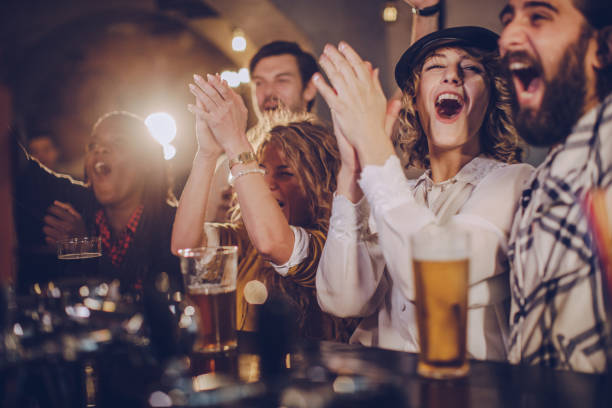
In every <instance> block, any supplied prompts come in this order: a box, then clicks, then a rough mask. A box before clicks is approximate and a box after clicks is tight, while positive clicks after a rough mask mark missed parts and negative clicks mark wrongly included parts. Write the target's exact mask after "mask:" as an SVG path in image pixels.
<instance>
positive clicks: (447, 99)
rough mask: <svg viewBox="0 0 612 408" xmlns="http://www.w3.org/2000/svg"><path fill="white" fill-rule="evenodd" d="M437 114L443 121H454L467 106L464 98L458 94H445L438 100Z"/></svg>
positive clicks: (439, 96)
mask: <svg viewBox="0 0 612 408" xmlns="http://www.w3.org/2000/svg"><path fill="white" fill-rule="evenodd" d="M435 105H436V113H437V114H438V116H439V117H441V118H442V119H453V118H454V117H456V116H457V115H459V112H461V110H462V109H463V107H464V106H465V101H464V100H463V97H462V96H461V95H459V94H456V93H451V92H445V93H441V94H440V95H438V97H437V98H436V104H435Z"/></svg>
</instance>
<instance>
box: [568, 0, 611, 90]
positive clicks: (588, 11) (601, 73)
mask: <svg viewBox="0 0 612 408" xmlns="http://www.w3.org/2000/svg"><path fill="white" fill-rule="evenodd" d="M573 3H574V6H575V7H576V8H577V9H578V11H580V13H581V14H582V15H583V16H584V18H585V19H586V21H587V23H588V25H589V26H590V27H585V29H586V30H598V33H597V47H598V49H597V54H598V57H599V58H600V59H601V61H602V63H603V66H602V67H601V68H600V69H598V70H597V71H596V74H597V88H596V89H597V96H598V97H599V99H600V100H603V99H604V98H605V97H606V96H607V95H608V94H609V93H610V92H612V49H610V46H609V42H608V38H607V37H609V36H610V35H612V34H611V33H610V30H612V7H611V6H610V0H573Z"/></svg>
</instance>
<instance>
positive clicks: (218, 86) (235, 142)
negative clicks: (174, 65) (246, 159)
mask: <svg viewBox="0 0 612 408" xmlns="http://www.w3.org/2000/svg"><path fill="white" fill-rule="evenodd" d="M194 79H195V82H196V86H193V87H191V88H190V89H191V91H192V93H193V94H194V95H195V96H196V99H197V100H198V101H199V102H200V103H201V104H202V108H203V109H202V116H203V117H204V119H205V121H206V123H207V124H208V127H209V128H210V130H211V131H212V133H213V135H214V138H215V139H216V140H217V142H218V143H219V144H220V145H221V146H222V147H223V149H224V150H225V152H226V153H227V154H228V155H230V156H231V155H232V154H234V153H240V152H241V151H243V146H244V142H245V141H246V135H245V132H246V125H247V116H248V112H247V109H246V106H245V105H244V102H243V100H242V98H241V97H240V95H238V94H237V93H235V92H234V91H233V90H232V89H230V87H229V86H228V85H227V82H225V81H223V80H221V78H220V77H219V76H218V75H207V80H204V78H202V77H200V76H194ZM236 150H238V151H236Z"/></svg>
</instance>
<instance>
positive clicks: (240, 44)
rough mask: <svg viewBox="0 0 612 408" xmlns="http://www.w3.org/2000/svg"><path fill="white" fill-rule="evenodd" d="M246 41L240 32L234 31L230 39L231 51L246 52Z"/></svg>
mask: <svg viewBox="0 0 612 408" xmlns="http://www.w3.org/2000/svg"><path fill="white" fill-rule="evenodd" d="M246 46H247V41H246V38H245V37H244V33H243V32H242V30H235V31H234V35H233V37H232V50H234V51H237V52H242V51H244V50H246Z"/></svg>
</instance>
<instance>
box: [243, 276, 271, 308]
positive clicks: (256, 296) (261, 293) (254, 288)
mask: <svg viewBox="0 0 612 408" xmlns="http://www.w3.org/2000/svg"><path fill="white" fill-rule="evenodd" d="M243 294H244V299H245V300H246V301H247V302H248V303H250V304H252V305H263V304H264V303H266V300H267V299H268V289H266V285H264V284H263V283H261V282H260V281H258V280H252V281H249V282H248V283H247V284H246V285H245V286H244V291H243Z"/></svg>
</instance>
